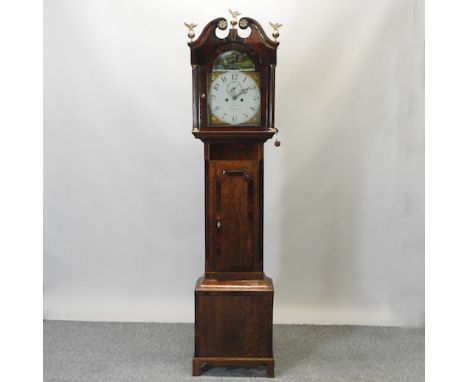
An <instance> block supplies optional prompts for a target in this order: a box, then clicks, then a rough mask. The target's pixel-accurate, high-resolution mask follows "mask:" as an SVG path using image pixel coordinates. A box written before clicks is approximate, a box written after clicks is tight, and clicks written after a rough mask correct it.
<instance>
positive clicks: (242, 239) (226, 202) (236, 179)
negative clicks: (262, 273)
mask: <svg viewBox="0 0 468 382" xmlns="http://www.w3.org/2000/svg"><path fill="white" fill-rule="evenodd" d="M257 166H258V162H254V161H210V162H209V164H208V167H209V168H208V172H209V175H208V182H209V184H208V193H209V198H208V203H209V206H208V211H209V212H208V216H207V218H208V221H207V233H208V235H207V236H208V237H207V239H208V241H209V244H208V249H207V252H208V253H207V254H208V264H207V265H208V269H209V271H211V272H254V271H258V269H256V268H258V267H256V264H257V263H258V262H257V261H256V260H257V259H258V200H259V194H258V168H257ZM208 269H207V270H208Z"/></svg>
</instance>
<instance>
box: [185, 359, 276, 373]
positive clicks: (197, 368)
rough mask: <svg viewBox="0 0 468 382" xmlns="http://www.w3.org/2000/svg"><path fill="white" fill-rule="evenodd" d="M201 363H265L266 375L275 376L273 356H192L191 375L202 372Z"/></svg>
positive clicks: (215, 364) (243, 365)
mask: <svg viewBox="0 0 468 382" xmlns="http://www.w3.org/2000/svg"><path fill="white" fill-rule="evenodd" d="M203 365H210V366H215V367H226V366H241V367H255V366H259V365H265V366H266V367H267V377H268V378H273V377H274V376H275V361H274V359H273V358H212V357H193V372H192V375H193V376H199V375H201V374H202V370H201V369H202V367H203Z"/></svg>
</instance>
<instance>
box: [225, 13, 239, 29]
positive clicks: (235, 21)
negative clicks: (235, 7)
mask: <svg viewBox="0 0 468 382" xmlns="http://www.w3.org/2000/svg"><path fill="white" fill-rule="evenodd" d="M228 11H229V13H230V14H231V16H232V20H231V25H232V27H233V28H235V27H236V25H237V16H240V15H241V13H240V12H238V11H232V10H230V9H228Z"/></svg>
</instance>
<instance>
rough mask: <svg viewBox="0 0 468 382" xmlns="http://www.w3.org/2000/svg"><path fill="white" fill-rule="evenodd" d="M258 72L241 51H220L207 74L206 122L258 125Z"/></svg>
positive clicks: (259, 99) (211, 123)
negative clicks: (211, 69)
mask: <svg viewBox="0 0 468 382" xmlns="http://www.w3.org/2000/svg"><path fill="white" fill-rule="evenodd" d="M260 101H261V95H260V73H259V72H256V71H255V64H254V63H253V61H252V60H251V59H250V57H249V56H248V55H247V54H245V53H242V52H237V51H228V52H224V53H221V54H220V55H219V56H218V57H217V58H216V60H215V61H214V64H213V71H212V72H211V73H208V123H209V124H210V125H226V124H228V125H258V124H260V104H261V102H260Z"/></svg>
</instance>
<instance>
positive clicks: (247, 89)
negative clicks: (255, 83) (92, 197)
mask: <svg viewBox="0 0 468 382" xmlns="http://www.w3.org/2000/svg"><path fill="white" fill-rule="evenodd" d="M249 90H253V89H252V87H251V86H249V87H248V88H245V89H241V91H240V92H239V93H237V94H236V95H235V96H232V99H233V100H236V99H237V97H239V96H240V95H242V94H245V93H247V92H248V91H249Z"/></svg>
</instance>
